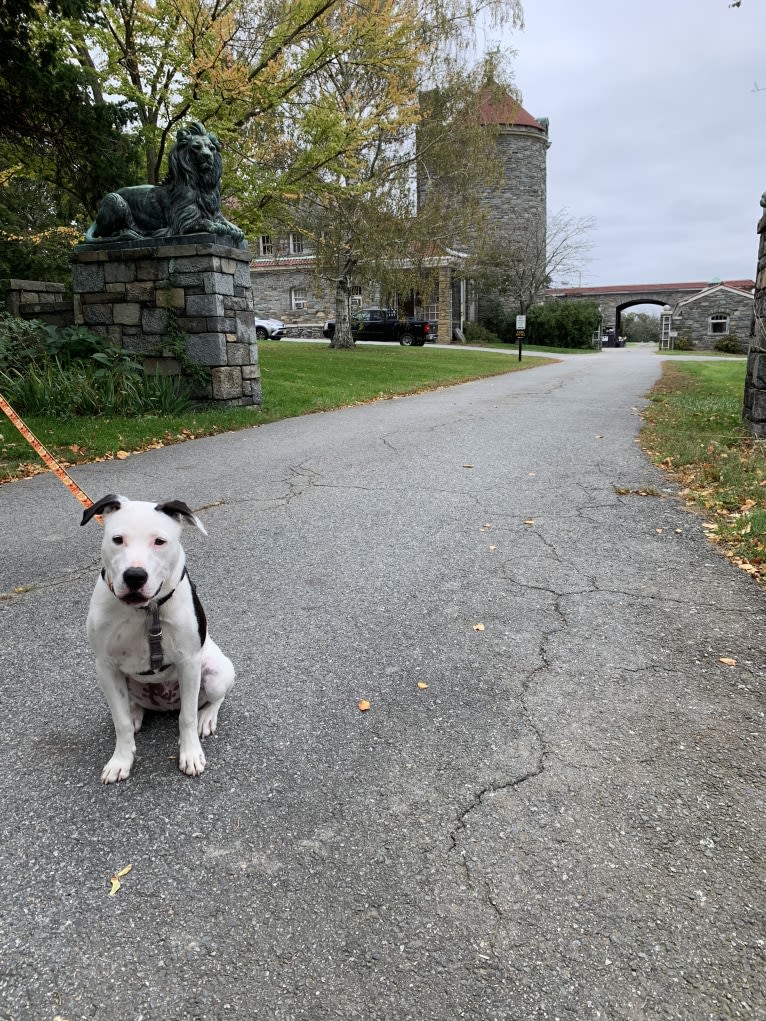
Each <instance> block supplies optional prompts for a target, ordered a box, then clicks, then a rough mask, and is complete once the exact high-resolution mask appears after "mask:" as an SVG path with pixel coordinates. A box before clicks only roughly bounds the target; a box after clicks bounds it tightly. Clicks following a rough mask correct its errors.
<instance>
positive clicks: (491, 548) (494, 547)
mask: <svg viewBox="0 0 766 1021" xmlns="http://www.w3.org/2000/svg"><path fill="white" fill-rule="evenodd" d="M489 548H490V551H491V552H493V551H494V550H496V549H497V546H490V547H489Z"/></svg>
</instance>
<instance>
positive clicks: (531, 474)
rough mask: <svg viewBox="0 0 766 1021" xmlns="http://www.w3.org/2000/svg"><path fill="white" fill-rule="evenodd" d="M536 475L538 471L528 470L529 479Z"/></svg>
mask: <svg viewBox="0 0 766 1021" xmlns="http://www.w3.org/2000/svg"><path fill="white" fill-rule="evenodd" d="M536 475H537V472H527V478H528V479H533V478H535V477H536Z"/></svg>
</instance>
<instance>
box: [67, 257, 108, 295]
mask: <svg viewBox="0 0 766 1021" xmlns="http://www.w3.org/2000/svg"><path fill="white" fill-rule="evenodd" d="M72 286H73V288H74V290H75V291H77V292H78V293H82V292H83V291H103V289H104V266H103V264H101V263H81V262H75V263H73V265H72Z"/></svg>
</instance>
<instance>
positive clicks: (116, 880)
mask: <svg viewBox="0 0 766 1021" xmlns="http://www.w3.org/2000/svg"><path fill="white" fill-rule="evenodd" d="M132 868H133V866H132V865H126V866H125V868H124V869H120V871H119V872H115V874H114V875H113V876H112V878H111V880H110V882H111V884H112V889H111V890H110V891H109V896H110V897H114V895H115V894H116V893H117V891H118V890H119V889H120V887H121V886H122V883H121V882H120V880H121V879H122V878H123V876H127V874H128V873H129V872H130V871H131V870H132Z"/></svg>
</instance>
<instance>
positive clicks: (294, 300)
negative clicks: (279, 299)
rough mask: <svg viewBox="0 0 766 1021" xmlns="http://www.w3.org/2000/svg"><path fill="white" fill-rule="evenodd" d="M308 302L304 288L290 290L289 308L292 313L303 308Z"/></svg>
mask: <svg viewBox="0 0 766 1021" xmlns="http://www.w3.org/2000/svg"><path fill="white" fill-rule="evenodd" d="M307 301H308V293H307V291H306V288H305V287H292V288H290V308H291V309H292V310H293V311H296V310H297V309H301V308H305V307H306V302H307Z"/></svg>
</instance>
